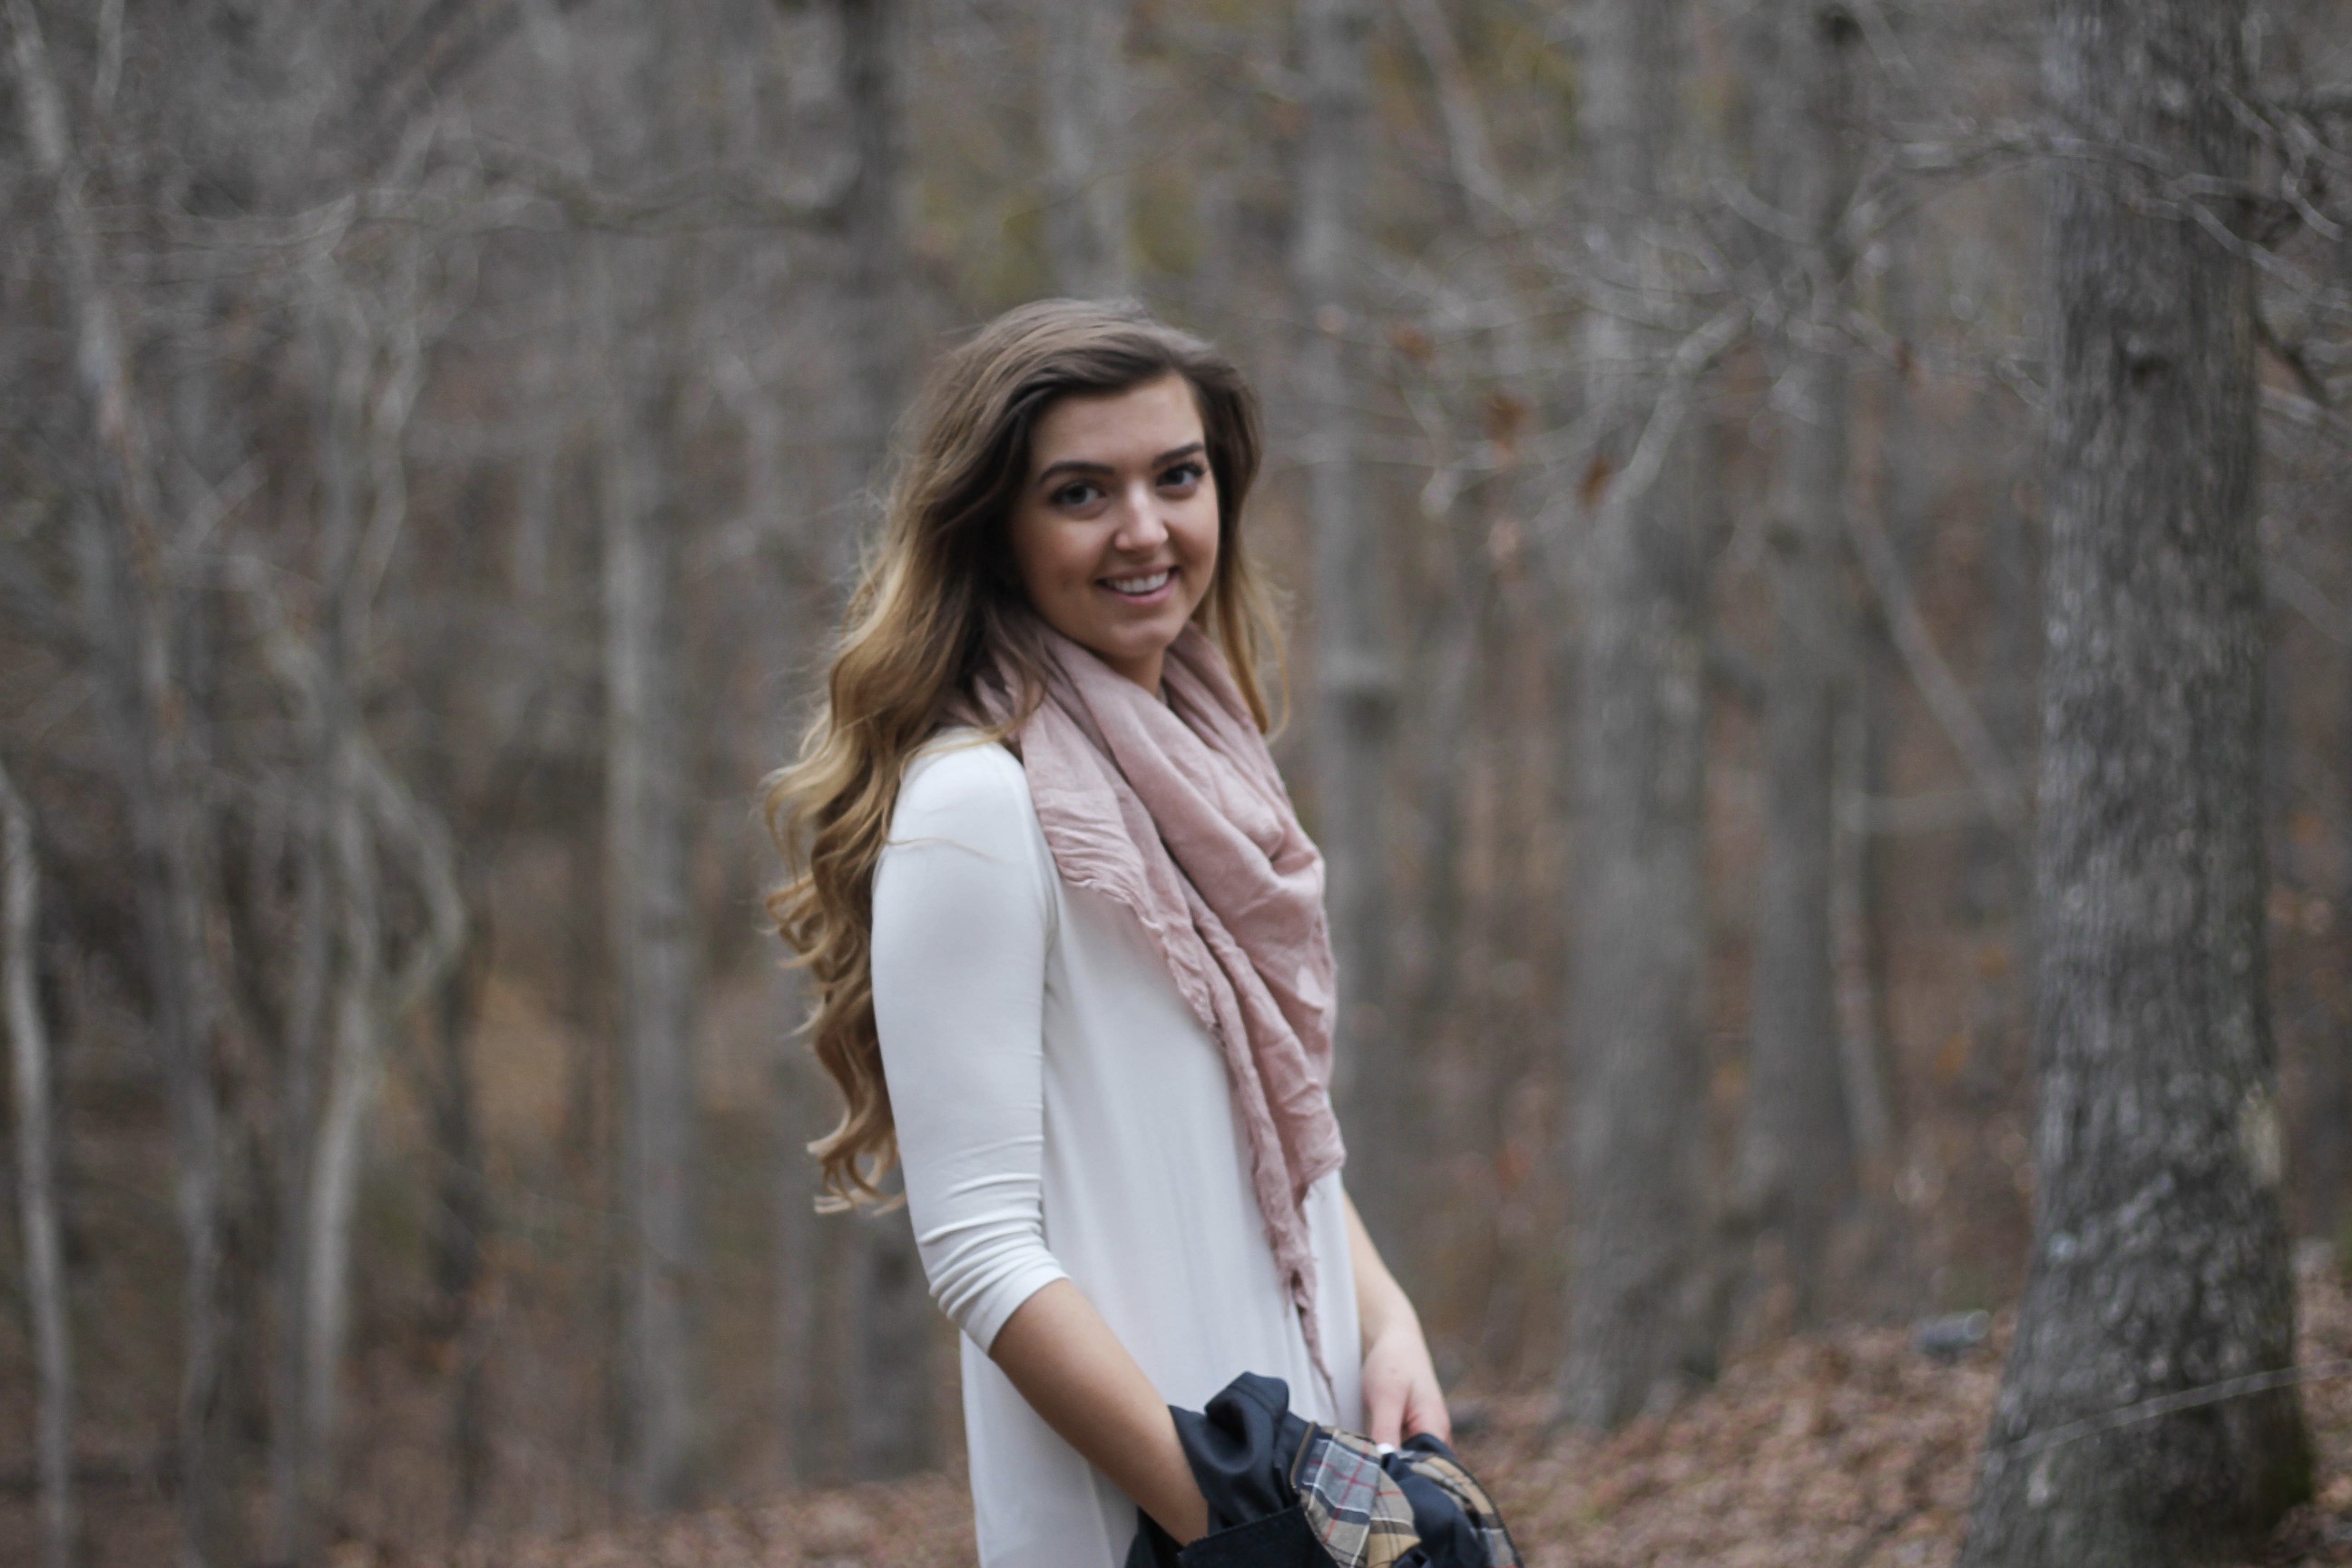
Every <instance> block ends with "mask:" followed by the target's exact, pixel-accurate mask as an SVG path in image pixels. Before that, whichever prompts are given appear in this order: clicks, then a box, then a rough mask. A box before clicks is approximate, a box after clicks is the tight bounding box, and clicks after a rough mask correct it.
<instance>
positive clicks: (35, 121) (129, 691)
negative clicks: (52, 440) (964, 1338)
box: [7, 0, 224, 1564]
mask: <svg viewBox="0 0 2352 1568" xmlns="http://www.w3.org/2000/svg"><path fill="white" fill-rule="evenodd" d="M7 18H8V23H9V30H10V33H11V35H12V37H11V56H12V63H13V65H14V67H15V74H16V100H17V110H18V113H19V115H20V116H21V117H22V121H23V127H24V134H25V141H26V145H27V146H28V147H29V148H30V149H31V152H32V159H33V166H34V168H35V170H36V171H37V173H38V174H39V175H40V177H41V178H42V180H43V181H44V182H46V183H47V185H48V186H49V197H50V214H51V218H52V222H53V224H54V231H55V240H56V266H57V271H58V283H59V285H60V291H61V292H62V294H63V295H64V297H65V300H66V301H67V309H68V312H69V314H70V317H71V320H72V338H73V344H74V354H73V363H74V372H75V385H74V393H75V395H76V397H77V399H78V403H79V408H78V413H79V417H80V423H81V426H82V429H83V432H84V433H85V434H86V435H87V437H88V439H89V461H90V465H91V468H92V470H93V477H94V479H95V481H96V482H95V484H94V486H93V487H92V489H93V493H92V494H90V495H89V496H87V497H85V498H83V499H81V500H78V501H76V502H75V503H74V521H75V524H76V528H75V533H76V540H75V543H76V547H77V549H76V553H77V556H78V558H79V559H78V564H79V569H80V574H81V584H80V586H81V599H82V618H83V622H84V636H85V637H86V640H87V646H88V647H89V650H90V652H91V655H92V658H93V661H94V664H95V666H96V668H95V670H94V675H95V681H94V684H95V686H96V688H97V691H98V695H99V706H100V712H101V714H102V716H103V721H104V724H105V728H106V731H107V737H108V741H109V743H110V749H111V751H112V752H113V757H114V762H115V765H116V769H117V773H118V779H119V783H120V784H121V789H122V793H123V795H124V799H125V804H126V805H127V807H128V813H129V816H130V819H131V837H132V840H133V856H134V858H135V860H136V864H137V884H136V885H137V889H138V911H139V925H140V937H141V944H142V952H143V955H144V959H145V963H146V966H147V979H148V987H149V1004H150V1007H151V1009H152V1025H153V1027H154V1032H155V1037H156V1041H157V1045H158V1047H159V1049H158V1054H159V1055H160V1056H161V1057H162V1058H163V1062H164V1070H165V1076H166V1080H167V1083H168V1085H169V1095H170V1102H171V1107H172V1130H173V1144H174V1151H173V1153H174V1182H175V1187H176V1192H175V1198H176V1204H175V1207H176V1210H177V1215H178V1220H179V1226H180V1235H181V1240H182V1244H183V1246H184V1249H185V1267H186V1285H185V1294H184V1309H183V1312H184V1317H183V1322H184V1329H183V1339H184V1346H183V1355H182V1362H181V1367H182V1372H181V1381H180V1399H179V1420H178V1425H179V1432H178V1441H179V1465H180V1473H179V1481H180V1489H181V1490H180V1501H181V1512H182V1518H183V1521H184V1530H183V1534H182V1541H181V1548H180V1550H181V1555H182V1561H183V1562H184V1563H192V1564H193V1563H204V1562H205V1561H207V1560H208V1559H209V1558H210V1556H211V1554H212V1552H213V1551H214V1548H215V1542H214V1531H215V1525H216V1523H217V1518H216V1515H215V1503H216V1501H217V1494H216V1477H215V1468H214V1460H213V1452H212V1447H211V1444H210V1442H209V1437H210V1435H211V1425H212V1419H213V1409H214V1404H215V1392H216V1384H217V1381H218V1378H219V1375H220V1369H221V1344H222V1333H223V1328H224V1325H223V1321H222V1315H221V1310H220V1306H221V1304H220V1287H221V1217H220V1216H221V1153H220V1124H219V1123H220V1117H219V1108H218V1105H217V1103H216V1101H215V1096H214V1090H213V1085H212V1081H211V1072H212V1045H213V1033H214V1026H215V1016H216V1001H215V992H214V985H213V980H212V974H211V971H210V967H209V964H208V963H207V962H206V959H205V948H204V912H203V910H204V889H205V887H206V886H207V885H208V884H209V881H210V878H209V877H208V875H207V872H206V864H207V860H208V853H207V852H208V844H207V841H206V835H207V833H208V832H209V823H208V821H207V820H206V817H205V813H204V811H203V809H202V797H201V795H200V793H199V783H198V780H197V779H196V777H195V776H194V770H192V769H191V768H189V767H188V766H187V763H186V759H187V756H188V752H189V751H190V747H191V737H190V735H189V731H190V729H191V727H193V726H194V725H195V724H197V723H199V722H200V721H201V713H202V709H201V706H200V705H199V704H198V703H196V702H195V701H193V700H191V698H192V696H193V694H192V693H191V692H189V691H188V690H187V689H185V687H184V686H183V685H182V684H181V683H180V681H179V679H177V672H176V671H175V669H174V668H173V642H174V639H173V629H174V626H173V623H174V617H175V612H176V608H177V605H176V595H175V593H174V586H175V585H174V584H173V583H172V582H171V581H170V580H169V577H168V572H169V563H168V562H167V560H166V558H165V555H164V552H163V542H162V540H161V538H160V531H159V516H158V502H157V494H156V485H155V478H154V471H153V468H152V463H151V459H150V457H149V454H148V450H147V440H146V433H145V426H144V421H143V418H142V413H141V409H140V404H139V395H138V388H137V387H136V385H135V384H133V381H132V377H131V363H130V360H129V357H128V353H127V350H126V346H125V343H124V340H123V333H122V328H121V321H120V319H119V317H118V315H117V312H116V310H115V306H114V302H113V300H112V299H111V298H110V295H109V293H108V291H107V289H106V287H105V284H104V282H103V280H102V279H101V277H100V270H99V247H98V241H97V237H96V235H95V233H94V232H93V229H92V226H91V223H90V219H89V213H88V211H87V210H86V208H85V207H84V205H83V203H82V195H81V192H82V185H83V182H84V180H85V178H86V177H87V175H88V172H89V171H88V167H87V165H86V163H84V161H83V159H82V158H81V156H80V155H79V153H78V152H77V149H76V147H75V145H74V143H73V142H72V141H71V140H70V139H69V135H68V122H67V118H66V113H67V111H66V100H65V98H64V95H63V94H62V93H61V92H60V90H59V89H58V81H57V78H56V76H55V75H54V73H53V72H52V71H51V69H50V67H49V58H48V51H47V44H46V41H45V39H44V38H43V37H42V33H41V28H40V24H39V20H38V18H37V16H36V15H35V12H34V9H33V6H32V3H31V0H8V5H7Z"/></svg>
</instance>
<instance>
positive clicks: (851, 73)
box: [794, 0, 936, 1480]
mask: <svg viewBox="0 0 2352 1568" xmlns="http://www.w3.org/2000/svg"><path fill="white" fill-rule="evenodd" d="M835 6H836V8H837V10H838V14H839V16H840V25H841V29H842V92H843V97H844V99H845V108H846V110H847V113H848V128H849V139H850V143H851V147H852V150H853V152H854V153H855V154H856V178H855V183H854V184H853V186H852V189H851V193H850V197H849V215H848V223H847V239H848V255H847V258H846V263H847V265H846V270H845V276H844V283H845V300H844V303H845V308H846V309H845V314H846V317H847V319H848V320H849V321H853V322H855V323H857V332H856V341H855V342H852V343H850V344H849V345H848V347H849V353H850V354H851V356H852V359H851V364H850V396H849V397H847V398H846V399H845V400H844V401H845V408H844V415H845V426H844V427H843V431H842V445H841V451H842V456H843V458H844V459H845V466H846V468H847V471H848V473H849V475H850V476H851V480H852V483H853V484H855V485H856V486H858V487H860V489H861V490H862V491H863V492H864V493H866V494H873V493H876V492H878V490H879V489H880V487H881V485H882V483H883V481H884V479H886V474H885V466H886V459H887V457H888V454H889V447H890V431H891V428H892V426H893V425H894V424H895V423H896V421H897V419H898V409H899V405H900V403H901V402H902V401H903V400H904V398H905V395H906V382H907V360H908V333H907V331H906V326H905V316H906V311H907V307H908V292H909V291H908V287H907V238H906V206H907V192H908V184H907V154H906V139H907V130H906V107H905V91H906V88H905V82H906V72H907V48H908V18H907V15H906V12H905V9H904V5H903V3H902V0H835ZM871 510H872V509H871V508H868V507H857V508H854V509H852V510H851V511H850V513H849V514H848V516H846V517H845V519H844V520H843V521H844V526H843V527H842V529H841V531H840V535H839V537H840V539H841V541H842V545H843V551H844V553H843V560H844V563H845V569H844V570H843V572H842V573H841V578H842V580H843V581H844V583H846V581H847V579H848V575H849V574H848V571H847V570H846V563H848V562H850V561H853V560H854V559H855V558H856V551H857V548H858V544H859V539H860V533H861V528H860V526H859V525H860V524H862V523H863V521H864V520H865V519H866V517H867V516H868V515H869V513H870V512H871ZM794 1155H795V1158H798V1157H799V1156H798V1152H797V1151H795V1152H794ZM852 1224H853V1226H854V1227H855V1234H856V1238H857V1239H856V1242H855V1243H854V1244H853V1246H852V1247H851V1249H850V1250H851V1261H850V1269H851V1274H850V1284H849V1290H848V1292H847V1294H848V1297H849V1306H850V1331H851V1335H852V1338H853V1343H852V1346H851V1351H850V1357H849V1364H848V1366H847V1368H846V1369H845V1370H846V1373H847V1376H846V1377H845V1380H844V1389H843V1398H844V1403H845V1405H846V1409H847V1416H848V1421H849V1432H848V1436H849V1468H850V1472H851V1475H852V1477H853V1478H854V1479H860V1480H877V1479H887V1478H889V1477H893V1476H902V1475H907V1474H909V1473H911V1472H913V1471H915V1470H919V1469H922V1468H926V1467H928V1466H929V1464H930V1463H931V1461H932V1458H933V1444H932V1433H931V1419H930V1401H931V1368H932V1362H933V1357H932V1353H931V1342H932V1339H933V1326H934V1323H935V1321H936V1319H935V1314H934V1313H933V1311H932V1309H931V1304H930V1294H929V1291H928V1290H927V1289H925V1288H924V1282H923V1270H922V1263H921V1260H920V1258H919V1257H918V1256H917V1255H916V1251H915V1233H914V1229H913V1227H912V1226H911V1224H910V1223H909V1222H908V1218H907V1215H906V1211H905V1210H904V1209H899V1210H897V1211H895V1212H893V1213H890V1214H883V1215H860V1216H858V1217H857V1218H856V1219H855V1220H854V1221H853V1222H852Z"/></svg>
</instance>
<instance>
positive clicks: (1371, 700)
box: [1291, 0, 1413, 1242]
mask: <svg viewBox="0 0 2352 1568" xmlns="http://www.w3.org/2000/svg"><path fill="white" fill-rule="evenodd" d="M1297 26H1298V50H1299V69H1300V74H1301V77H1302V79H1303V86H1304V92H1305V97H1306V102H1307V123H1306V129H1305V132H1304V137H1303V141H1302V144H1301V148H1300V153H1299V162H1298V167H1297V175H1296V179H1297V229H1296V231H1295V236H1294V250H1293V254H1292V258H1291V259H1292V268H1293V275H1294V278H1295V281H1296V288H1297V300H1298V313H1299V316H1300V318H1301V321H1302V322H1303V324H1304V327H1305V334H1306V335H1305V341H1304V342H1302V343H1301V344H1300V346H1299V351H1298V362H1297V363H1298V371H1297V374H1298V388H1299V399H1300V402H1301V404H1302V405H1304V406H1303V412H1304V416H1305V419H1306V428H1305V431H1304V442H1305V447H1306V451H1305V453H1304V456H1305V458H1306V465H1307V515H1308V525H1309V528H1310V530H1311V533H1312V537H1313V541H1314V551H1315V682H1316V687H1315V689H1316V697H1315V712H1314V735H1313V739H1314V747H1315V795H1314V801H1315V806H1316V821H1315V829H1316V839H1317V842H1318V845H1319V847H1321V849H1322V851H1323V858H1324V868H1325V877H1326V883H1325V904H1326V907H1327V908H1328V911H1329V914H1330V922H1331V946H1332V951H1333V952H1334V954H1335V955H1336V957H1337V959H1338V963H1339V1029H1338V1036H1339V1060H1338V1066H1337V1069H1336V1070H1337V1079H1338V1081H1337V1084H1336V1086H1335V1087H1336V1091H1337V1099H1338V1101H1339V1121H1340V1125H1341V1126H1342V1127H1343V1128H1344V1129H1345V1131H1346V1133H1347V1137H1348V1141H1349V1147H1350V1148H1351V1149H1353V1150H1354V1151H1356V1152H1357V1153H1358V1155H1359V1156H1360V1158H1358V1159H1357V1160H1356V1161H1355V1162H1354V1163H1352V1164H1351V1166H1350V1168H1349V1178H1348V1185H1349V1191H1350V1192H1351V1193H1352V1194H1353V1195H1354V1197H1355V1200H1356V1205H1357V1207H1358V1208H1359V1209H1360V1210H1361V1211H1362V1214H1363V1216H1364V1220H1365V1223H1366V1224H1367V1225H1368V1226H1370V1228H1371V1231H1372V1234H1373V1236H1374V1237H1377V1238H1379V1239H1381V1240H1382V1241H1386V1242H1392V1241H1394V1240H1395V1239H1396V1237H1398V1235H1399V1232H1400V1230H1401V1227H1402V1225H1403V1222H1404V1218H1405V1213H1406V1209H1407V1205H1406V1204H1405V1202H1404V1201H1403V1194H1402V1191H1401V1190H1400V1187H1399V1178H1400V1177H1401V1176H1402V1174H1403V1173H1404V1172H1405V1171H1406V1170H1407V1168H1408V1163H1407V1162H1406V1161H1405V1160H1404V1159H1402V1158H1400V1157H1399V1151H1400V1150H1401V1149H1402V1147H1403V1146H1404V1142H1405V1139H1406V1136H1407V1134H1406V1118H1407V1115H1408V1112H1409V1108H1410V1105H1411V1102H1412V1097H1413V1089H1412V1083H1411V1081H1410V1077H1409V1075H1410V1072H1411V1065H1410V1063H1409V1062H1408V1061H1406V1060H1405V1059H1404V1058H1403V1057H1402V1054H1401V1053H1400V1051H1399V1049H1398V1047H1397V1032H1396V1030H1395V1028H1394V1027H1393V1024H1392V1020H1391V1019H1390V1017H1389V1016H1388V1004H1389V1002H1390V1000H1391V999H1390V997H1389V996H1388V995H1387V994H1386V993H1387V987H1386V985H1385V984H1384V982H1385V979H1386V976H1387V973H1388V957H1389V952H1388V922H1389V921H1390V919H1391V914H1392V910H1391V907H1390V897H1389V885H1388V884H1389V878H1388V867H1387V860H1386V856H1385V854H1384V852H1383V847H1382V844H1381V812H1382V806H1383V803H1384V801H1385V799H1386V796H1387V790H1388V762H1389V737H1390V732H1391V728H1392V725H1393V721H1394V717H1395V710H1396V679H1397V677H1396V671H1395V670H1394V669H1393V668H1391V664H1390V662H1389V660H1388V658H1386V656H1385V655H1384V654H1383V652H1382V649H1383V648H1384V647H1388V646H1389V643H1388V639H1387V632H1388V617H1387V604H1386V600H1385V597H1384V595H1385V591H1386V582H1385V574H1384V571H1383V564H1384V563H1383V561H1382V551H1381V538H1380V527H1379V520H1378V519H1377V518H1376V517H1374V516H1373V515H1372V513H1371V510H1370V507H1369V505H1368V504H1367V498H1366V496H1365V494H1364V486H1363V482H1362V479H1363V476H1362V473H1361V470H1360V468H1359V466H1358V463H1357V457H1356V451H1357V447H1358V446H1359V444H1360V439H1361V431H1360V423H1361V422H1360V419H1359V417H1358V416H1357V413H1356V409H1357V406H1358V405H1359V404H1360V402H1361V401H1362V399H1363V396H1364V390H1363V379H1364V378H1363V374H1362V369H1361V366H1360V363H1359V358H1360V356H1359V354H1358V353H1357V352H1356V350H1355V347H1354V343H1353V338H1354V335H1355V334H1357V333H1360V332H1361V331H1363V330H1364V327H1363V322H1362V321H1361V320H1360V307H1359V304H1358V298H1357V296H1358V279H1357V262H1356V256H1357V251H1358V249H1359V247H1360V246H1361V245H1362V243H1363V236H1362V226H1361V219H1360V208H1361V204H1362V200H1363V191H1364V182H1365V179H1366V176H1367V173H1368V169H1369V163H1368V160H1367V158H1366V155H1365V154H1366V142H1367V138H1368V137H1369V136H1370V131H1371V100H1370V86H1369V83H1368V79H1367V75H1366V67H1365V51H1366V45H1367V42H1368V40H1369V38H1370V34H1371V27H1372V14H1371V8H1370V5H1367V4H1365V0H1304V3H1303V4H1302V5H1300V7H1299V12H1298V21H1297Z"/></svg>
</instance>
